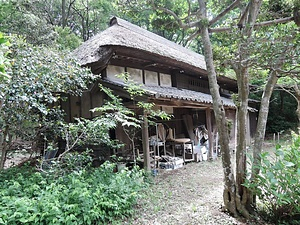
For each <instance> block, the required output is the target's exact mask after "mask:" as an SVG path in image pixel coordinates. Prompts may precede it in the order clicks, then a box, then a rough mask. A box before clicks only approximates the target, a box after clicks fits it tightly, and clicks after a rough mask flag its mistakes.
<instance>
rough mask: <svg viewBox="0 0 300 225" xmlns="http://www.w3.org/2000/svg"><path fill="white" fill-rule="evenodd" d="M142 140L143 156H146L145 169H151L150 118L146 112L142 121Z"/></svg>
mask: <svg viewBox="0 0 300 225" xmlns="http://www.w3.org/2000/svg"><path fill="white" fill-rule="evenodd" d="M142 142H143V156H144V169H145V170H146V171H150V169H151V168H150V151H149V132H148V119H147V116H146V115H145V114H144V116H143V122H142Z"/></svg>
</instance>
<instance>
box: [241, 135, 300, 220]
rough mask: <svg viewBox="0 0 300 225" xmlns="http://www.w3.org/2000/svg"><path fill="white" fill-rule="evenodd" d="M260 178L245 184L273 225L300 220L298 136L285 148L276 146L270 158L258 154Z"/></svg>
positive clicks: (299, 143) (264, 154)
mask: <svg viewBox="0 0 300 225" xmlns="http://www.w3.org/2000/svg"><path fill="white" fill-rule="evenodd" d="M261 159H262V164H261V166H260V171H261V172H260V174H259V175H258V176H257V179H256V180H255V181H254V182H251V183H246V184H245V186H247V187H249V188H251V189H252V190H253V191H254V193H255V194H256V195H257V196H258V198H259V199H260V200H261V203H262V206H263V208H264V209H263V210H265V211H266V213H267V214H268V215H269V216H270V218H272V219H274V220H275V221H281V222H284V221H287V220H288V221H289V222H290V223H292V220H293V219H295V218H297V217H299V216H300V183H299V180H300V136H299V135H295V134H293V138H292V143H291V144H290V145H288V146H285V147H283V146H280V145H278V146H276V151H275V154H274V155H271V154H269V153H268V152H265V153H263V154H261Z"/></svg>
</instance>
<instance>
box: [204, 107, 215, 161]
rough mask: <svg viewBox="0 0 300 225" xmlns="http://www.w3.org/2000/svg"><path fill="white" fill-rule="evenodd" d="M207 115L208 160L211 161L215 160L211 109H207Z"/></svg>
mask: <svg viewBox="0 0 300 225" xmlns="http://www.w3.org/2000/svg"><path fill="white" fill-rule="evenodd" d="M205 113H206V125H207V131H208V143H209V145H208V146H209V149H208V155H207V159H208V160H209V159H212V158H213V145H214V138H213V135H212V127H211V113H210V108H206V110H205Z"/></svg>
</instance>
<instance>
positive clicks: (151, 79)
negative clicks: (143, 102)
mask: <svg viewBox="0 0 300 225" xmlns="http://www.w3.org/2000/svg"><path fill="white" fill-rule="evenodd" d="M145 84H146V85H158V74H157V72H153V71H148V70H145Z"/></svg>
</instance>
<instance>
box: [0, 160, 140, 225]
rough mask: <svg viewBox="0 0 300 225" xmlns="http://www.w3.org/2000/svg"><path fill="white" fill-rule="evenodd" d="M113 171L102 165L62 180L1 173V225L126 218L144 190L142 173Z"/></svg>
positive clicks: (25, 170)
mask: <svg viewBox="0 0 300 225" xmlns="http://www.w3.org/2000/svg"><path fill="white" fill-rule="evenodd" d="M114 168H115V164H113V163H108V162H106V163H104V164H103V165H102V166H100V167H99V168H89V169H82V170H77V171H72V172H70V173H68V174H65V175H63V176H57V175H55V174H53V173H50V174H49V173H44V172H37V171H36V170H35V169H33V168H30V167H22V168H11V169H8V170H6V171H3V172H1V173H0V186H1V190H0V224H9V225H14V224H30V225H34V224H47V225H51V224H53V225H54V224H55V225H60V224H103V223H107V222H109V221H113V220H115V219H120V218H123V217H126V216H128V215H130V214H131V213H132V212H133V205H134V204H135V203H136V200H137V197H138V195H139V194H138V192H139V191H140V190H141V188H142V187H143V171H142V170H139V169H138V168H134V169H133V170H130V171H129V170H126V169H125V170H122V171H121V172H118V173H115V172H114Z"/></svg>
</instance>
